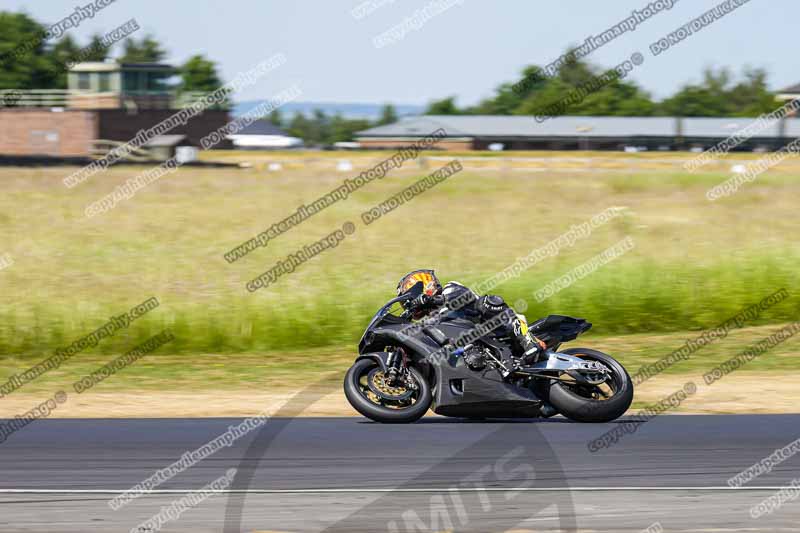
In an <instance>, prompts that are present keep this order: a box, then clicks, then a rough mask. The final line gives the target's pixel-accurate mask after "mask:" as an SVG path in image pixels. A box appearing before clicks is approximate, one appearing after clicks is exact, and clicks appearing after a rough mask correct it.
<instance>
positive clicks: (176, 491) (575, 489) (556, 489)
mask: <svg viewBox="0 0 800 533" xmlns="http://www.w3.org/2000/svg"><path fill="white" fill-rule="evenodd" d="M782 488H784V487H783V486H781V485H770V486H760V487H725V486H712V487H433V488H417V489H415V488H397V489H387V488H374V489H370V488H364V489H356V488H340V489H227V490H220V491H216V492H218V493H219V494H346V493H369V492H372V493H403V492H407V493H426V492H428V493H430V492H509V491H514V492H602V491H609V492H610V491H641V490H644V491H650V492H658V491H673V492H674V491H691V492H703V491H758V490H780V489H782ZM194 490H197V489H162V490H151V491H145V492H136V494H137V495H142V496H146V495H148V494H186V493H188V492H192V491H194ZM126 492H128V490H118V489H0V494H124V493H126Z"/></svg>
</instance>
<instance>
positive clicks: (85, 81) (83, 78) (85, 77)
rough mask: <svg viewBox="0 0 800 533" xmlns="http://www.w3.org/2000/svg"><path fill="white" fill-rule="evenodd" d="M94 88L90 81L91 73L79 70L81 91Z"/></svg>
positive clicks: (79, 87)
mask: <svg viewBox="0 0 800 533" xmlns="http://www.w3.org/2000/svg"><path fill="white" fill-rule="evenodd" d="M91 88H92V85H91V83H90V82H89V73H88V72H78V89H80V90H81V91H88V90H90V89H91Z"/></svg>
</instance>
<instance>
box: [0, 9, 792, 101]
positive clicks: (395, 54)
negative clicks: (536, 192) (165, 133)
mask: <svg viewBox="0 0 800 533" xmlns="http://www.w3.org/2000/svg"><path fill="white" fill-rule="evenodd" d="M89 1H90V0H46V1H45V0H38V1H36V2H33V1H32V0H2V2H1V3H0V6H2V7H0V9H3V10H9V11H24V12H27V13H28V14H30V15H31V16H33V17H34V18H36V19H37V20H39V21H40V22H43V23H48V24H49V23H54V22H56V21H58V20H60V19H62V18H64V17H65V16H68V15H69V14H71V13H73V12H74V10H75V6H76V5H85V4H86V3H88V2H89ZM369 1H371V2H372V3H373V5H372V7H373V8H374V11H372V12H371V13H369V14H368V15H366V16H363V17H361V18H356V17H355V16H354V15H353V10H354V9H355V8H356V7H358V6H359V5H361V4H364V2H365V0H317V1H311V0H282V1H279V0H226V1H224V2H223V1H219V0H191V1H189V0H116V2H115V3H113V4H111V5H110V6H108V7H106V8H104V9H103V10H101V11H99V12H98V13H97V14H96V15H95V16H94V18H91V19H87V20H85V21H83V22H81V23H80V25H79V26H78V27H77V28H73V29H70V30H68V31H69V32H70V33H71V34H72V35H73V36H74V37H75V38H77V39H78V40H79V42H81V43H82V44H83V43H85V42H86V39H87V37H88V35H90V34H91V33H93V32H104V31H108V30H111V29H113V28H115V27H117V26H119V25H121V24H122V23H124V22H125V21H127V20H128V19H130V18H135V19H136V21H137V22H138V24H139V25H140V26H141V28H142V29H141V30H140V31H139V32H137V34H136V36H137V37H138V36H142V35H144V34H146V33H150V34H152V35H154V36H155V37H156V38H157V39H158V40H159V41H160V42H162V43H163V44H164V46H165V47H166V49H167V50H168V52H169V55H168V59H167V61H168V62H173V63H176V64H177V63H180V62H182V61H184V60H186V59H187V58H188V57H190V56H191V55H193V54H197V53H200V54H204V55H206V56H207V57H209V58H211V59H212V60H214V61H215V62H217V63H218V65H219V69H220V73H221V74H222V77H223V79H224V80H226V81H228V80H231V79H233V78H234V77H235V76H236V75H237V73H240V72H244V71H247V70H248V69H250V68H252V67H253V66H254V65H256V64H257V63H259V62H260V61H263V60H264V59H266V58H268V57H269V56H271V55H273V54H275V53H283V54H284V55H285V56H286V63H285V64H284V65H282V66H281V67H279V68H278V69H276V70H275V71H273V72H272V73H270V74H269V75H267V76H265V77H263V78H261V79H260V80H259V81H258V83H257V84H256V85H254V86H252V87H249V88H246V89H244V90H242V91H241V92H240V93H238V94H236V95H235V99H236V100H238V101H244V100H256V99H262V98H269V97H271V96H273V95H274V94H276V93H278V92H280V91H282V90H284V89H286V88H287V87H290V86H292V85H295V84H296V85H297V86H298V87H299V88H300V89H301V91H302V98H301V100H305V101H315V102H358V103H384V102H392V103H396V104H426V103H428V102H430V101H431V100H434V99H441V98H444V97H447V96H456V97H457V103H458V104H459V105H471V104H474V103H477V102H478V101H479V100H480V99H482V98H486V97H489V96H491V95H492V94H493V90H494V88H495V87H496V86H497V85H499V84H500V83H502V82H506V81H511V82H514V81H517V80H518V79H519V74H520V72H521V70H522V68H524V67H525V66H526V65H530V64H539V65H545V64H548V63H550V62H551V61H554V60H555V59H556V58H558V57H559V56H560V55H561V54H563V52H564V50H565V49H566V48H567V47H568V46H570V45H577V44H581V43H583V42H584V40H585V39H586V38H587V37H589V36H590V35H598V34H600V33H602V32H603V31H605V30H606V29H608V28H610V27H612V26H614V25H615V24H617V23H619V22H621V21H623V20H624V19H626V18H627V17H629V16H631V12H632V11H633V10H642V9H644V8H645V7H646V6H647V5H648V4H649V3H650V2H649V1H638V0H605V1H602V2H601V1H596V0H593V1H590V0H550V1H547V2H544V1H534V0H493V1H489V0H369ZM667 1H668V2H670V3H671V2H672V1H674V0H667ZM718 3H719V0H709V1H707V0H679V1H677V2H675V3H674V5H673V7H672V8H671V9H664V10H663V11H661V12H659V13H657V14H655V15H653V16H652V17H651V18H649V19H648V20H645V21H643V22H641V23H639V24H638V26H637V27H636V29H635V30H634V31H628V32H626V33H624V34H623V35H621V36H619V37H618V38H616V39H615V40H613V41H612V42H610V43H608V44H606V45H605V46H603V47H602V48H600V49H598V50H595V51H594V52H592V53H591V54H590V55H589V56H588V57H587V60H589V61H590V62H592V63H595V64H597V65H600V66H603V67H607V68H610V67H612V66H614V65H617V64H619V63H620V62H621V61H622V60H623V59H626V58H629V57H630V56H631V55H632V54H633V53H635V52H639V53H641V54H642V55H643V57H644V63H643V64H642V65H640V66H637V67H636V68H635V69H634V71H633V72H631V74H630V78H631V79H632V80H634V81H636V82H637V83H638V84H639V85H641V86H642V87H644V89H645V90H647V91H649V92H650V93H651V94H652V95H653V96H654V97H656V98H659V99H660V98H663V97H665V96H668V95H670V94H671V93H673V92H674V91H676V90H677V89H678V88H680V86H681V85H683V84H686V83H690V82H697V81H699V80H700V78H701V74H702V70H703V69H704V68H706V67H712V66H713V67H720V66H727V67H730V68H731V69H732V70H733V72H734V73H736V74H737V75H738V74H739V73H740V72H741V70H742V68H743V67H745V66H751V67H761V68H764V69H766V70H767V72H768V73H769V84H770V87H771V88H773V89H781V88H784V87H786V86H789V85H793V84H796V83H800V69H798V68H797V66H798V60H797V52H796V50H795V49H794V46H793V45H792V42H794V41H792V39H793V38H794V37H795V34H796V28H797V24H798V22H797V9H796V5H797V4H796V2H794V3H792V0H769V1H768V0H750V2H749V3H747V4H745V5H743V6H741V7H739V8H738V9H736V10H734V11H733V12H732V13H729V14H727V15H726V16H724V17H723V18H721V19H719V20H717V21H716V22H714V23H713V24H711V25H709V26H707V27H705V28H703V29H702V30H701V31H699V32H697V33H695V34H694V35H691V36H689V37H688V38H687V39H686V40H685V41H683V42H681V43H680V44H677V45H674V46H673V47H672V48H670V49H669V50H666V51H665V52H663V53H661V54H659V55H658V56H654V55H653V54H652V53H651V52H650V50H649V49H648V48H649V46H650V44H652V43H653V42H654V41H657V40H658V39H660V38H662V37H664V36H666V34H668V33H671V32H673V31H675V30H676V29H677V28H679V27H680V26H682V25H684V24H686V23H687V22H689V21H691V20H692V19H693V18H694V17H697V16H699V15H701V14H703V13H704V12H705V11H707V10H709V9H711V8H712V7H714V6H715V5H717V4H718ZM434 4H435V5H439V6H440V7H442V8H443V11H441V12H440V13H438V14H435V15H434V16H432V17H430V18H429V19H427V20H424V21H423V22H422V24H419V25H417V27H416V28H409V31H408V32H407V33H406V34H405V35H402V37H401V38H400V39H398V40H396V41H394V42H390V43H388V44H386V45H384V46H382V47H376V46H375V38H376V37H378V36H380V35H382V34H384V33H385V32H387V31H388V30H390V29H391V28H393V27H395V26H397V25H399V24H402V23H403V22H404V20H407V19H408V18H409V17H412V16H413V15H414V14H415V12H420V10H422V9H423V8H425V7H426V6H431V5H434ZM429 12H430V9H429Z"/></svg>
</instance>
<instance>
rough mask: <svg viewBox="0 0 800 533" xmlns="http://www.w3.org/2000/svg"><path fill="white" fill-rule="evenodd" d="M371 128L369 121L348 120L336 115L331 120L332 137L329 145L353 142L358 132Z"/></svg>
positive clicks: (329, 139)
mask: <svg viewBox="0 0 800 533" xmlns="http://www.w3.org/2000/svg"><path fill="white" fill-rule="evenodd" d="M369 127H370V123H369V121H368V120H363V119H346V118H342V116H341V115H339V114H336V115H334V117H333V118H332V119H331V125H330V137H329V138H328V143H329V144H333V143H337V142H346V141H352V140H353V139H354V137H355V134H356V132H358V131H361V130H365V129H367V128H369Z"/></svg>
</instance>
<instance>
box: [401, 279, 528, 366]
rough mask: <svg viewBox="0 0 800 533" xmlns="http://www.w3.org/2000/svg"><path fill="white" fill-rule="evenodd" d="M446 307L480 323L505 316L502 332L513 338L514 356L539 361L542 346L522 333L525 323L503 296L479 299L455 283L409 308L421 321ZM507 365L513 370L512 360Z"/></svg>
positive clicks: (423, 297) (418, 300)
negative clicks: (537, 359)
mask: <svg viewBox="0 0 800 533" xmlns="http://www.w3.org/2000/svg"><path fill="white" fill-rule="evenodd" d="M444 306H447V307H449V308H450V309H451V310H453V312H455V313H458V314H460V315H461V316H463V317H465V318H468V319H469V320H472V321H473V322H475V323H476V324H478V323H483V322H486V321H487V320H490V319H492V318H493V317H496V316H498V315H502V316H503V317H504V318H505V319H504V320H503V323H502V325H501V326H500V328H502V329H500V330H499V331H498V332H499V333H500V334H501V335H504V336H507V337H509V338H510V339H511V344H512V351H513V354H514V356H515V357H518V358H522V360H523V362H524V363H526V364H531V363H533V362H535V361H536V358H537V357H538V355H539V352H540V347H539V345H538V344H537V343H536V342H534V341H533V339H531V338H530V336H529V335H526V334H523V333H522V324H521V323H520V320H519V318H517V315H516V313H514V312H513V310H512V309H511V308H510V307H509V306H508V304H506V302H505V301H504V300H503V298H502V297H500V296H497V295H490V294H487V295H484V296H478V294H476V293H475V292H474V291H472V290H471V289H469V288H468V287H465V286H464V285H462V284H460V283H458V282H455V281H451V282H449V283H447V284H446V285H445V286H444V287H443V289H442V291H441V293H440V294H436V295H434V296H427V295H424V294H423V295H422V296H420V297H418V298H417V299H415V300H414V301H412V302H411V305H410V306H409V308H410V309H411V310H412V314H413V316H414V318H416V319H420V318H422V317H424V316H426V315H428V314H430V313H431V312H434V311H438V310H440V309H441V308H442V307H444ZM498 329H499V328H498ZM503 363H504V364H505V365H506V367H507V368H509V369H510V368H511V365H512V363H511V361H503Z"/></svg>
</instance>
